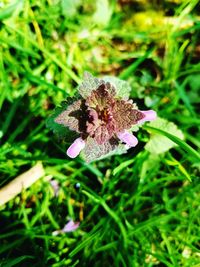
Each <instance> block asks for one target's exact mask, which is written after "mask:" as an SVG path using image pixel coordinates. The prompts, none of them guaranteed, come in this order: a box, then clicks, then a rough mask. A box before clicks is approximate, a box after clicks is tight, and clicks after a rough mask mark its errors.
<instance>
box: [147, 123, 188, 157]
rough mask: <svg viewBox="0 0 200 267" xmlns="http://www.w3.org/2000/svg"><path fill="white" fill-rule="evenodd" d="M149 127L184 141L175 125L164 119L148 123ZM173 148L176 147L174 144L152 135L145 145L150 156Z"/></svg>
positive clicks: (159, 136) (160, 136)
mask: <svg viewBox="0 0 200 267" xmlns="http://www.w3.org/2000/svg"><path fill="white" fill-rule="evenodd" d="M149 126H151V127H154V128H157V129H161V130H164V131H166V132H168V133H171V134H173V135H174V136H177V137H179V138H180V139H184V135H183V132H182V131H181V130H179V129H178V127H177V125H176V124H175V123H173V122H169V121H167V120H165V119H162V118H157V119H156V120H155V121H152V122H150V123H149ZM174 146H176V144H175V143H174V142H173V141H171V140H170V139H169V138H167V137H165V136H163V135H159V134H156V133H155V134H154V133H153V134H152V135H151V137H150V139H149V142H148V143H147V144H146V145H145V149H146V150H147V151H149V152H150V153H152V154H161V153H164V152H166V151H168V150H169V149H171V148H172V147H174Z"/></svg>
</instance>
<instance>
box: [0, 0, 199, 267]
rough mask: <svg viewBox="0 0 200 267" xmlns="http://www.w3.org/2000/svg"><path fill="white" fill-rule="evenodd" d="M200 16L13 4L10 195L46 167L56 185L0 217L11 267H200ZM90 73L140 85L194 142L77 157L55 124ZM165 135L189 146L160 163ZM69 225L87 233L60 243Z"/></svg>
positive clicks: (3, 63) (8, 55)
mask: <svg viewBox="0 0 200 267" xmlns="http://www.w3.org/2000/svg"><path fill="white" fill-rule="evenodd" d="M97 2H99V3H100V4H98V5H97V6H96V3H97ZM199 7H200V6H199V3H198V1H196V0H192V1H187V0H183V1H181V0H179V1H178V0H177V1H175V0H174V1H160V2H156V1H146V0H145V1H115V0H113V1H109V2H108V1H106V0H100V1H96V2H95V1H90V0H88V1H70V0H62V1H52V0H48V1H44V0H42V1H39V0H38V1H37V0H36V1H16V2H15V1H10V2H9V1H3V2H1V8H0V27H1V31H0V42H1V45H0V118H1V119H0V145H1V146H0V186H1V187H3V186H5V185H6V184H7V183H8V182H10V181H12V180H13V179H14V178H15V177H16V176H17V175H20V174H21V173H23V172H25V171H27V170H29V169H30V168H31V167H32V166H34V165H35V164H36V163H37V162H42V164H43V166H44V169H45V177H44V178H42V179H40V180H39V181H38V182H36V183H35V184H33V185H32V186H31V187H30V188H29V189H27V190H23V191H22V193H21V194H20V195H18V196H17V197H16V198H14V199H12V200H11V201H9V202H8V203H7V204H5V205H3V206H1V207H0V210H1V212H0V244H1V246H0V267H11V266H20V267H25V266H28V265H31V266H33V267H36V266H37V267H42V266H48V267H49V266H52V267H61V266H70V267H72V266H83V267H84V266H95V267H98V266H116V267H117V266H123V267H125V266H128V267H129V266H130V267H132V266H133V267H134V266H136V267H137V266H145V267H152V266H159V267H162V266H169V267H179V266H184V267H191V266H194V267H199V266H200V229H199V225H200V209H199V203H200V193H199V192H200V183H199V182H200V180H199V177H200V175H199V173H200V172H199V170H200V169H199V168H200V165H199V147H200V142H199V125H200V119H199V101H200V97H199V83H200V78H199V77H200V76H199V74H200V64H199V58H200V54H199V47H200V43H199V29H200V20H199V13H198V10H199ZM85 70H88V71H90V72H91V73H93V74H94V75H96V76H102V75H113V76H116V77H120V78H122V79H124V80H127V81H129V83H130V84H131V86H132V92H131V96H132V98H134V99H135V102H137V103H138V106H139V107H140V108H141V110H143V109H148V108H152V109H154V110H156V111H157V113H158V115H159V117H161V118H164V119H166V120H168V121H170V122H173V123H174V124H176V125H177V127H178V129H180V130H181V131H182V133H183V135H184V140H181V138H179V137H177V136H176V134H175V132H170V131H167V130H166V129H156V128H154V127H152V126H151V125H145V127H143V128H142V129H141V130H140V131H139V132H138V134H137V137H138V139H139V144H138V146H137V147H136V148H134V149H131V150H130V151H129V152H128V153H127V154H124V155H121V156H119V155H118V156H117V155H116V156H112V157H110V158H108V159H105V160H101V161H97V162H94V163H91V164H86V163H85V162H84V161H82V160H81V159H80V158H77V159H75V160H70V159H69V158H67V156H66V154H65V151H66V148H67V145H66V144H64V143H61V142H59V141H58V140H57V139H56V138H55V137H54V136H53V134H52V133H51V132H50V131H49V130H48V129H46V127H45V120H46V118H47V117H48V116H49V115H50V114H51V113H52V110H53V109H54V107H55V106H56V105H59V103H60V102H61V101H62V100H63V99H65V97H66V96H72V95H73V94H75V93H76V87H77V85H78V84H79V83H80V82H81V79H82V75H83V72H84V71H85ZM155 134H157V138H158V139H159V138H161V137H163V136H167V137H168V138H170V139H172V140H173V141H174V142H175V143H177V144H178V146H176V147H173V148H171V149H169V148H168V149H166V150H165V152H163V153H160V154H159V155H155V154H153V153H151V151H148V150H147V149H146V148H145V144H146V143H147V142H149V140H151V138H152V136H153V135H155ZM164 140H165V139H164ZM165 145H166V144H165V143H164V141H163V147H165ZM28 178H29V177H27V179H28ZM52 178H53V179H56V180H57V181H58V182H59V185H60V189H59V194H58V196H57V197H55V196H54V193H53V190H52V187H51V185H50V183H49V179H52ZM77 183H80V188H77V186H76V184H77ZM69 218H72V219H73V220H74V221H80V222H81V223H80V227H79V228H78V229H77V230H76V231H75V232H73V233H65V234H60V235H57V236H54V235H53V234H52V233H53V232H54V231H55V230H58V229H62V228H63V226H64V225H65V224H66V223H67V221H68V220H69Z"/></svg>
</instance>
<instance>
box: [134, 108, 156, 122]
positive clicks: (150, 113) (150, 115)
mask: <svg viewBox="0 0 200 267" xmlns="http://www.w3.org/2000/svg"><path fill="white" fill-rule="evenodd" d="M140 111H141V112H142V113H143V114H144V116H145V117H144V118H143V119H141V120H139V121H138V123H142V122H145V121H153V120H155V119H156V118H157V113H156V112H155V111H154V110H140Z"/></svg>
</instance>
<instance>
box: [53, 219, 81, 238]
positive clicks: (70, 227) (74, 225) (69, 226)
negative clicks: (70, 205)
mask: <svg viewBox="0 0 200 267" xmlns="http://www.w3.org/2000/svg"><path fill="white" fill-rule="evenodd" d="M79 225H80V222H74V221H73V220H70V221H69V222H68V223H66V224H65V226H64V227H63V228H62V229H61V230H56V231H54V232H53V233H52V234H53V235H54V236H56V235H58V234H61V233H69V232H74V231H75V230H76V229H77V228H78V227H79Z"/></svg>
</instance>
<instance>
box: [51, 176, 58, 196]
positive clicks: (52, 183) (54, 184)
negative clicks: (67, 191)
mask: <svg viewBox="0 0 200 267" xmlns="http://www.w3.org/2000/svg"><path fill="white" fill-rule="evenodd" d="M50 184H51V186H52V188H53V191H54V196H58V192H59V188H60V186H59V183H58V181H57V180H51V181H50Z"/></svg>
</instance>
